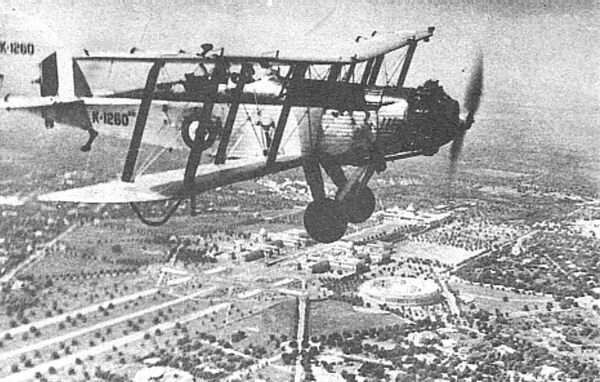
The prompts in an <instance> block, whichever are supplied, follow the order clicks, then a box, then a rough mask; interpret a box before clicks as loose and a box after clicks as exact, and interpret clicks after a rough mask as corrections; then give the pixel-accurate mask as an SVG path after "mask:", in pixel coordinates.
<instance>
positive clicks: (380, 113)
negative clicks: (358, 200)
mask: <svg viewBox="0 0 600 382" xmlns="http://www.w3.org/2000/svg"><path fill="white" fill-rule="evenodd" d="M364 99H365V106H366V109H367V110H366V111H341V112H340V111H339V110H326V112H325V113H324V114H323V117H322V123H321V125H320V126H318V127H317V131H316V132H315V133H316V134H313V135H315V136H316V137H317V140H316V145H317V150H318V152H319V155H320V156H321V157H325V158H330V159H333V160H336V161H338V162H340V161H341V162H342V163H345V164H353V165H359V164H361V163H364V161H365V160H366V159H368V158H369V157H370V155H372V153H373V152H374V151H376V150H377V151H378V152H379V153H381V154H383V155H386V156H388V155H393V154H398V153H404V152H415V151H418V152H422V153H423V154H426V155H432V154H434V153H435V152H437V150H438V149H439V147H440V146H442V145H444V144H446V143H448V142H450V140H452V138H453V137H454V136H455V135H456V132H457V131H458V129H459V128H460V127H459V124H460V121H459V106H458V102H457V101H456V100H453V99H452V98H451V97H450V96H448V95H447V94H446V93H445V92H444V90H443V89H442V87H441V86H439V85H438V83H437V81H427V82H426V83H425V84H423V85H422V86H419V87H418V88H416V89H415V88H404V89H395V88H383V89H382V88H379V89H368V90H367V91H366V93H365V95H364Z"/></svg>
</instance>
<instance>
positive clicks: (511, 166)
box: [0, 0, 600, 382]
mask: <svg viewBox="0 0 600 382" xmlns="http://www.w3.org/2000/svg"><path fill="white" fill-rule="evenodd" d="M1 3H2V4H3V5H6V6H7V7H8V8H11V7H12V8H13V9H17V10H18V11H23V12H36V13H39V14H43V12H46V11H48V10H49V9H50V8H52V7H53V6H54V5H53V4H54V3H53V2H49V1H47V2H46V1H40V2H31V3H26V2H25V3H22V4H21V3H19V2H11V1H2V2H1ZM88 3H89V4H87V7H89V9H88V8H86V7H84V6H82V5H80V4H79V3H74V2H69V1H61V2H58V5H57V7H58V8H60V10H61V12H58V13H59V16H57V19H56V20H49V21H48V22H49V23H50V26H51V27H52V29H53V30H55V32H56V33H57V34H59V35H62V36H64V38H65V39H66V40H69V41H70V42H72V43H73V44H74V45H76V46H78V47H80V46H81V47H89V46H94V47H96V46H98V47H99V49H100V50H107V49H112V50H116V51H123V50H125V51H127V50H129V48H130V45H131V44H149V43H150V42H152V41H154V40H158V39H157V36H162V35H163V34H164V36H165V37H164V39H162V40H161V41H157V42H156V43H157V44H158V45H159V48H164V47H165V46H171V47H172V46H177V47H179V46H178V45H177V44H178V42H179V40H178V38H177V36H180V37H179V39H180V40H181V43H182V44H185V45H186V46H190V45H193V44H194V42H195V41H194V39H191V38H190V37H189V33H191V31H193V30H194V28H195V25H196V24H195V23H194V21H198V20H194V17H193V16H194V15H193V14H194V12H196V13H197V14H200V13H202V14H204V15H206V16H203V17H205V18H206V19H208V20H211V21H213V24H210V26H202V27H201V28H204V29H203V31H204V32H205V33H206V34H207V35H209V36H212V38H217V39H219V38H220V39H221V40H220V41H219V42H220V43H221V44H227V43H228V44H230V45H235V44H238V45H239V44H244V43H248V44H258V43H259V42H260V41H261V40H260V39H261V38H262V39H264V40H268V38H267V37H264V36H265V35H269V36H273V37H272V39H273V41H270V42H271V43H274V44H278V43H281V41H285V39H286V38H288V39H292V38H293V37H290V36H296V35H299V34H300V35H305V34H306V33H307V32H308V31H312V32H315V30H317V29H318V30H317V31H316V32H315V33H317V32H318V33H320V34H321V35H325V36H329V35H334V34H336V33H338V34H343V33H350V32H348V31H349V30H352V27H351V26H349V25H347V24H348V23H347V22H346V21H347V19H350V20H354V22H355V26H356V25H360V28H362V29H365V30H367V29H368V28H372V27H373V26H376V28H381V29H390V30H393V29H398V28H399V27H401V28H402V29H404V26H403V25H402V23H403V18H405V19H406V24H407V28H408V29H410V28H413V27H415V26H421V27H422V26H425V27H427V26H429V25H435V26H436V28H437V29H436V35H435V36H434V37H432V39H431V41H430V42H428V43H427V44H425V45H424V46H421V47H419V49H418V50H417V53H416V55H415V60H414V62H413V64H412V67H411V69H410V73H409V76H408V79H407V83H409V85H411V86H417V85H418V84H421V83H423V82H424V81H425V80H427V79H429V78H433V79H435V80H439V81H440V83H441V84H443V85H444V89H445V90H446V91H447V92H448V94H450V95H452V96H453V97H455V98H456V99H458V100H459V102H461V103H462V102H463V99H462V97H463V93H464V89H465V83H466V82H467V78H468V71H469V67H470V65H471V64H470V62H471V61H472V58H473V56H474V52H475V51H476V46H478V47H479V48H480V49H482V50H483V57H484V62H485V85H484V91H483V96H482V100H481V110H480V111H479V113H478V114H477V116H476V118H475V123H474V125H473V128H472V129H470V130H469V132H468V134H467V135H466V137H465V142H464V148H463V150H462V151H463V152H462V154H461V156H460V159H459V160H458V161H457V163H456V166H457V168H456V170H455V171H456V173H455V174H454V175H453V176H452V177H451V176H449V166H450V162H449V157H450V156H451V153H450V149H449V148H448V147H447V146H444V147H442V148H441V149H440V151H439V153H437V154H436V155H433V156H419V157H414V158H408V159H402V160H397V161H394V162H389V163H388V164H387V169H386V170H385V171H384V172H381V173H379V174H376V175H375V176H374V177H373V178H372V179H371V181H370V183H369V186H370V187H371V189H372V190H373V193H374V194H375V196H376V200H377V204H376V207H375V211H374V213H373V214H372V216H371V217H370V218H369V219H367V220H366V221H364V222H362V223H356V224H354V223H350V224H349V225H348V229H347V231H346V232H345V234H344V236H343V237H342V238H341V239H340V240H337V241H334V242H332V243H318V242H316V241H315V240H313V239H312V238H311V237H310V235H308V234H307V232H306V231H305V226H304V225H303V214H304V209H305V208H306V206H307V204H309V202H310V201H311V200H312V199H311V192H310V191H311V190H310V187H309V185H308V184H307V181H306V180H305V177H304V174H303V172H302V169H298V168H295V169H291V170H288V171H283V172H279V173H276V174H270V175H267V176H264V177H261V178H257V179H253V180H249V181H243V182H238V183H234V184H231V185H226V186H223V187H219V188H216V189H214V190H210V191H207V192H204V193H201V194H199V195H198V196H197V197H196V199H195V213H196V214H195V216H189V215H190V213H189V211H190V208H192V207H191V206H190V203H189V202H187V201H184V202H183V203H181V205H179V206H178V207H175V210H174V211H175V212H174V214H173V217H172V218H171V219H170V221H169V222H168V223H167V224H165V225H162V226H160V227H152V226H148V225H145V224H143V223H142V222H140V221H139V220H138V219H136V218H135V215H134V214H133V213H132V212H131V210H130V209H129V206H128V205H126V204H77V203H43V202H40V201H38V200H37V197H38V196H39V195H42V194H46V193H49V192H54V191H60V190H66V189H69V188H74V187H81V186H88V185H92V184H96V183H99V182H106V181H109V180H112V179H115V178H117V177H118V176H120V172H121V170H122V167H123V161H124V159H125V154H126V153H127V150H128V146H129V141H128V140H127V139H119V138H115V137H111V136H109V135H106V134H104V135H103V134H102V131H100V135H99V137H98V139H97V140H96V142H95V143H94V146H93V149H92V150H91V151H90V152H81V151H80V150H79V147H80V146H81V144H82V142H85V139H86V133H85V132H83V131H80V130H76V129H73V128H71V127H67V126H61V125H60V124H57V126H55V127H54V128H53V129H45V128H44V121H43V120H42V119H40V118H39V117H36V116H32V115H30V114H25V113H17V112H7V111H4V110H0V216H1V218H0V285H1V291H0V381H6V382H9V381H10V382H12V381H73V382H75V381H134V382H142V381H182V382H191V381H272V382H275V381H291V380H293V381H599V380H600V377H599V375H600V345H599V343H600V189H599V187H600V128H599V125H600V123H599V122H600V102H598V101H599V99H598V97H599V96H600V92H598V89H600V87H599V83H598V80H599V77H600V76H599V74H600V73H599V72H598V68H599V67H600V65H599V64H600V54H599V51H598V49H600V48H598V47H597V46H594V43H592V42H590V41H597V37H598V27H597V21H598V18H599V17H600V15H599V13H600V9H599V7H598V4H597V3H595V2H592V1H590V2H586V1H579V2H573V3H571V4H570V5H564V4H556V3H554V2H539V4H538V3H537V2H529V1H522V2H519V1H514V2H513V1H498V2H494V1H489V2H481V4H479V3H475V2H470V1H466V0H465V1H462V0H461V1H459V0H456V1H449V2H446V3H441V2H439V3H438V2H435V1H425V2H419V3H416V2H410V1H408V2H404V3H403V4H402V5H399V4H396V2H392V1H368V0H367V1H363V2H361V5H362V7H357V6H356V5H355V4H353V3H352V2H345V1H341V0H340V1H336V2H331V4H327V5H323V3H322V2H316V1H315V2H310V1H309V2H306V3H304V2H302V3H301V2H296V3H294V2H289V4H288V2H287V1H278V0H273V1H264V2H262V1H257V2H256V4H255V3H254V2H240V3H239V4H234V2H230V1H215V2H212V3H211V4H201V5H198V4H194V5H190V7H191V8H192V11H193V12H192V11H190V10H188V11H186V10H185V7H186V3H185V2H183V1H173V2H169V3H170V6H169V7H172V10H173V12H172V13H171V12H170V11H171V9H165V8H164V7H163V6H162V5H161V4H159V3H156V2H152V1H150V2H147V3H145V2H137V1H132V2H131V4H130V5H128V4H126V3H125V2H116V3H115V4H118V5H119V6H118V7H117V8H118V10H114V9H110V10H108V9H106V10H104V8H103V5H102V4H101V3H100V2H94V1H90V2H88ZM146 8H147V9H146ZM357 8H361V9H357ZM90 10H91V11H90ZM93 11H96V12H98V13H97V14H95V15H94V16H90V14H91V13H93ZM269 12H270V13H269ZM185 13H190V14H189V15H186V14H185ZM73 15H75V16H76V17H73V20H72V24H68V23H66V22H65V21H66V20H68V19H69V18H70V16H73ZM132 15H141V16H140V20H137V19H136V20H134V21H132V30H131V31H130V32H128V33H129V34H128V35H126V36H125V37H128V38H129V39H130V42H123V41H121V40H122V39H119V37H120V36H119V35H118V33H117V32H116V31H111V30H110V29H111V28H113V27H115V28H120V27H122V26H123V25H125V24H127V21H126V20H129V18H130V17H132ZM95 18H97V19H95ZM91 20H95V21H97V22H90V21H91ZM181 20H185V22H184V21H181ZM261 20H262V21H261ZM319 20H320V21H319ZM257 21H261V23H257ZM286 23H289V25H292V27H290V29H293V31H290V30H288V31H284V29H285V28H286ZM315 23H316V24H315ZM165 24H169V25H172V30H171V29H170V27H166V26H165ZM148 25H151V26H150V27H148ZM156 25H158V26H156ZM227 25H232V26H231V27H230V33H229V34H225V33H223V34H222V35H221V34H220V33H221V32H218V30H219V28H220V29H227V28H228V27H227ZM315 25H317V26H315ZM152 26H156V28H155V29H153V27H152ZM86 28H89V30H87V31H86V32H85V34H84V35H85V36H84V37H82V33H81V31H84V30H86ZM245 28H248V29H251V30H252V31H251V32H248V35H244V36H245V38H246V40H244V39H241V38H240V34H243V33H244V32H243V31H244V30H246V29H245ZM373 28H374V27H373ZM182 31H185V32H186V33H187V34H185V33H184V32H182ZM312 32H311V33H312ZM286 33H287V34H286ZM140 36H142V37H140ZM182 36H185V37H182ZM236 38H237V39H236ZM321 38H323V37H321ZM332 38H333V37H332ZM111 41H112V42H111ZM128 44H130V45H128ZM4 69H5V68H0V72H1V71H3V70H4ZM117 69H118V67H117V68H115V69H114V70H115V72H117V71H118V70H117ZM83 70H84V72H85V71H86V70H88V71H91V72H93V73H92V74H90V75H89V76H88V79H89V81H90V85H91V87H92V88H117V87H119V86H120V87H123V88H124V89H126V88H127V87H141V86H143V81H144V75H145V74H143V75H137V74H131V75H129V77H127V80H125V81H123V80H121V79H119V78H118V76H119V74H118V73H112V70H113V69H112V68H111V69H108V70H106V69H105V68H104V69H102V68H100V69H99V68H97V67H93V66H84V67H83ZM144 73H147V69H145V72H144ZM138 77H139V78H138ZM159 80H160V78H159ZM111 81H112V82H111ZM109 82H110V83H109ZM31 89H34V90H35V91H37V89H36V88H35V87H32V88H31ZM124 89H119V90H124ZM0 90H1V88H0ZM3 95H4V94H3ZM252 107H254V106H252ZM257 108H258V107H257ZM246 113H247V114H248V112H246ZM250 114H251V113H250ZM253 116H254V117H256V112H255V111H254V114H253ZM152 118H157V119H160V118H161V116H156V115H152V114H151V115H150V119H149V121H150V122H149V123H152ZM248 118H250V117H248ZM158 123H163V121H162V120H160V121H158ZM156 153H157V148H156V146H154V145H152V144H149V143H145V144H144V145H143V146H142V150H141V155H146V156H147V157H151V156H154V155H155V154H156ZM161 154H162V155H161V157H160V159H158V160H157V161H156V163H154V164H153V166H152V171H161V170H170V169H175V168H180V167H181V166H182V163H185V160H186V158H187V152H186V151H185V150H168V151H165V152H161ZM261 155H262V154H261ZM202 160H203V161H205V162H207V161H210V158H209V156H208V155H205V156H204V157H203V159H202ZM325 192H326V193H327V194H328V195H334V194H335V192H336V187H335V185H334V184H333V183H332V182H330V181H329V180H326V181H325ZM169 203H170V202H160V203H158V205H156V204H153V205H150V206H147V207H145V208H146V211H145V212H147V213H149V214H153V213H156V209H158V208H159V207H160V208H163V207H165V206H167V205H168V204H169Z"/></svg>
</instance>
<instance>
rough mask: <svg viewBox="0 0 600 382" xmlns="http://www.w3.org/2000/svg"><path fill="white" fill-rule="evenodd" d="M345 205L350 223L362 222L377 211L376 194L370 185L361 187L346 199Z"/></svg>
mask: <svg viewBox="0 0 600 382" xmlns="http://www.w3.org/2000/svg"><path fill="white" fill-rule="evenodd" d="M343 205H344V211H345V213H346V217H347V219H348V221H349V222H350V223H362V222H364V221H366V220H367V219H368V218H370V217H371V215H372V214H373V211H375V195H373V191H371V189H370V188H369V187H360V188H359V189H358V190H356V192H354V193H353V194H351V195H350V196H349V197H348V198H347V200H346V201H344V203H343Z"/></svg>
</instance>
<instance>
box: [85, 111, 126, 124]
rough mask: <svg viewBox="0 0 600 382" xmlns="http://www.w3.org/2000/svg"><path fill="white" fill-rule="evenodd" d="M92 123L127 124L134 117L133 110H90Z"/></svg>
mask: <svg viewBox="0 0 600 382" xmlns="http://www.w3.org/2000/svg"><path fill="white" fill-rule="evenodd" d="M90 114H91V119H92V123H96V124H104V125H111V126H129V122H130V119H131V118H133V117H135V111H133V110H129V111H125V112H121V111H100V110H92V111H91V113H90Z"/></svg>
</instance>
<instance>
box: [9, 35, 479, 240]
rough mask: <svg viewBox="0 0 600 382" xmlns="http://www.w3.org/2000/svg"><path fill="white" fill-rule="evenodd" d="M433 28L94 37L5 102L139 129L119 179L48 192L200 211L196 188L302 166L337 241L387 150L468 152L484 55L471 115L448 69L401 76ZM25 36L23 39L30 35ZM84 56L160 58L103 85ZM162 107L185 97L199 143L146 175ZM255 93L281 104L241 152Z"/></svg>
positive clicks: (259, 102) (322, 228)
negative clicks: (141, 167) (117, 84)
mask: <svg viewBox="0 0 600 382" xmlns="http://www.w3.org/2000/svg"><path fill="white" fill-rule="evenodd" d="M433 32H434V28H428V29H427V30H424V31H416V32H393V33H373V34H372V35H369V36H366V37H364V36H359V37H356V38H355V39H352V40H351V41H349V42H348V43H347V44H345V45H340V46H334V47H327V49H318V48H317V47H311V46H306V47H305V48H303V49H302V50H291V49H290V50H286V49H281V50H276V51H272V52H269V53H265V54H260V55H246V54H240V53H236V52H228V51H227V50H225V49H215V48H214V47H213V45H211V44H203V45H202V46H201V49H200V50H199V51H198V52H194V53H190V52H184V51H180V52H177V53H173V54H169V53H144V52H139V51H135V50H132V51H131V52H129V53H127V54H93V53H90V52H88V51H85V54H84V55H82V56H79V57H72V56H68V55H65V54H62V53H61V52H55V53H52V54H50V55H49V56H48V57H46V58H45V59H44V60H43V61H42V64H41V78H40V87H41V97H34V98H16V97H8V98H7V99H5V102H4V103H3V104H2V107H3V108H6V109H16V110H25V111H30V112H35V113H38V114H40V115H41V116H42V117H43V118H44V120H45V124H46V126H47V127H50V126H52V125H53V124H54V123H55V122H57V123H64V124H69V125H73V126H77V127H79V128H82V129H84V130H86V131H87V132H88V133H89V140H88V142H87V143H86V144H85V145H84V146H83V147H82V150H84V151H87V150H90V149H91V148H92V142H93V140H94V138H95V137H96V135H97V134H98V132H97V131H96V129H98V130H100V132H103V130H107V131H108V133H109V134H110V133H111V130H110V128H109V127H113V128H114V127H115V126H117V127H119V128H118V129H117V130H119V131H120V132H121V133H122V132H123V131H126V132H127V133H128V134H130V135H129V137H130V146H129V150H128V152H127V154H126V158H125V163H124V167H123V172H122V175H121V179H120V180H116V181H111V182H107V183H102V184H97V185H94V186H88V187H83V188H76V189H71V190H66V191H61V192H55V193H51V194H46V195H42V196H40V197H39V199H40V200H42V201H48V202H74V203H129V204H130V205H131V206H132V208H133V210H134V212H135V213H136V214H137V216H138V217H139V218H140V219H141V220H142V221H144V222H145V223H147V224H152V225H159V224H164V223H165V222H167V221H168V219H169V218H170V216H171V215H172V214H173V213H174V212H175V211H176V209H177V208H178V206H179V205H180V203H181V202H182V201H184V200H186V199H190V205H191V211H192V214H193V213H194V211H195V210H196V205H195V196H196V195H197V194H198V193H201V192H204V191H207V190H210V189H214V188H217V187H220V186H224V185H228V184H231V183H235V182H239V181H244V180H248V179H252V178H256V177H260V176H264V175H267V174H272V173H276V172H280V171H284V170H287V169H290V168H293V167H298V166H301V167H302V168H303V170H304V174H305V177H306V180H307V183H308V185H309V187H310V191H311V194H312V198H313V201H312V202H311V203H310V204H309V205H308V206H307V208H306V211H305V213H304V226H305V227H306V231H307V232H308V234H309V235H310V236H311V237H312V238H314V239H315V240H317V241H319V242H333V241H335V240H338V239H340V238H341V237H342V236H343V235H344V233H345V231H346V228H347V225H348V223H349V222H351V223H359V222H363V221H365V220H366V219H368V218H369V216H370V215H371V214H372V212H373V210H374V208H375V197H374V195H373V192H372V191H371V190H370V188H369V187H368V186H367V183H368V181H369V180H370V178H371V177H372V176H373V174H374V173H375V172H381V171H383V170H385V168H386V162H388V161H394V160H398V159H403V158H409V157H414V156H418V155H428V156H430V155H433V154H435V153H436V152H438V150H439V148H440V147H441V146H443V145H445V144H447V143H450V142H452V146H451V150H450V156H451V158H450V159H451V168H453V164H454V162H455V161H456V160H457V156H458V154H459V152H460V148H461V146H462V143H463V139H464V136H465V132H466V130H468V129H469V128H470V127H471V125H472V124H473V122H474V115H475V112H476V110H477V108H478V106H479V100H480V97H481V92H482V82H483V79H482V75H483V65H482V59H481V57H479V58H478V60H477V63H476V65H475V66H474V68H473V71H472V73H471V79H470V82H469V84H468V87H467V91H466V96H465V101H464V105H463V107H464V109H465V110H464V115H466V117H465V118H464V119H461V118H460V116H459V114H460V110H459V104H458V102H457V101H456V100H454V99H452V98H451V97H450V96H449V95H448V94H446V93H445V92H444V90H443V89H442V87H441V86H439V85H438V83H437V81H427V82H425V83H424V84H423V85H422V86H419V87H417V88H407V87H404V82H405V79H406V76H407V73H408V70H409V66H410V64H411V61H412V58H413V55H414V53H415V49H416V47H417V44H418V43H419V42H421V41H428V40H429V38H430V37H431V36H432V35H433ZM11 49H12V48H11ZM15 49H17V50H19V52H20V50H21V49H22V47H21V46H18V47H16V48H15ZM27 49H29V47H28V46H25V47H24V51H25V53H24V54H27V53H28V52H27ZM32 49H33V48H32ZM399 49H403V50H404V55H403V56H402V58H401V59H398V60H396V62H394V63H393V64H394V65H393V66H394V67H395V70H394V69H390V70H388V68H389V65H388V64H389V63H387V62H385V60H384V59H385V56H386V55H387V54H388V53H390V52H394V51H396V50H399ZM19 54H20V53H19ZM16 55H18V54H16ZM84 61H94V62H110V63H114V62H130V63H136V65H141V63H146V64H147V65H149V66H150V70H149V72H148V74H147V79H146V85H145V87H144V88H140V89H134V90H130V91H127V92H119V93H112V94H109V95H103V96H94V95H93V93H92V91H91V89H90V87H89V85H88V83H87V81H86V79H85V77H84V74H83V72H82V70H81V69H80V66H79V63H80V62H84ZM167 64H170V65H181V64H194V65H197V70H195V72H194V73H188V74H186V75H185V79H183V80H180V81H174V82H163V83H159V81H158V78H159V72H160V71H161V68H163V67H164V66H165V65H167ZM382 69H383V70H382ZM260 72H262V76H261V75H257V74H259V73H260ZM382 83H383V84H382ZM132 107H135V109H132ZM157 107H159V108H160V109H161V110H162V112H163V113H164V115H165V121H166V120H168V119H170V114H169V113H170V112H172V111H173V110H177V111H178V114H177V115H178V116H177V118H176V119H177V122H176V123H173V124H171V127H170V130H171V131H172V132H174V133H176V135H177V136H181V138H180V141H183V143H184V145H182V146H183V147H184V148H185V149H187V150H189V156H188V159H187V163H186V164H185V168H184V169H182V170H172V171H166V172H160V173H153V174H145V175H139V176H135V173H136V163H137V161H138V153H139V150H140V145H141V143H142V139H143V138H144V136H145V134H146V133H150V134H149V135H150V138H152V135H156V134H158V133H157V132H156V131H153V130H152V131H151V130H150V129H146V124H147V120H148V114H149V112H150V110H151V109H152V108H157ZM247 107H249V108H255V107H256V108H257V110H271V111H270V112H269V113H270V115H273V110H275V111H276V115H275V118H273V119H272V120H271V121H269V120H267V121H266V122H261V121H262V120H264V119H265V118H263V117H264V115H263V116H260V115H259V116H257V117H258V119H259V122H258V124H259V125H261V128H259V129H258V133H257V137H258V134H259V135H260V137H259V138H260V140H261V141H262V142H263V147H262V150H261V149H260V148H257V150H255V151H257V152H256V153H255V154H256V155H254V156H250V157H243V158H240V157H239V156H236V155H234V154H233V151H234V150H235V148H236V146H237V145H238V144H239V140H236V139H235V137H238V136H240V132H239V131H238V130H241V129H243V128H244V126H242V125H243V123H242V122H240V118H239V117H238V114H242V121H243V120H245V117H244V116H243V115H244V113H242V110H244V109H245V110H246V114H247V113H248V112H247ZM256 114H260V111H259V112H258V113H255V116H256ZM275 120H276V121H275ZM127 126H133V130H131V129H127V128H126V127H127ZM124 127H125V128H124ZM105 128H108V129H105ZM145 130H148V131H145ZM113 131H114V129H113ZM254 132H255V133H256V130H254ZM294 132H297V134H296V135H294ZM155 138H156V136H155ZM294 139H295V140H296V141H297V142H298V146H299V150H295V151H294V150H293V149H286V144H287V143H286V142H288V141H290V140H292V141H293V140H294ZM165 141H167V140H165V139H162V138H161V137H160V136H159V137H158V139H154V140H152V139H150V143H154V144H159V145H161V144H162V145H166V143H162V142H165ZM144 142H147V141H146V140H144ZM203 154H205V156H206V155H208V154H210V155H212V157H211V158H212V159H211V160H212V163H211V164H202V165H201V164H200V161H201V157H202V155H203ZM348 165H350V166H355V167H356V168H357V169H356V170H355V171H354V173H353V174H351V176H346V174H345V173H344V171H343V169H342V166H348ZM322 170H324V171H325V173H326V174H327V175H328V176H329V177H330V178H331V180H332V181H333V183H334V184H335V185H336V187H337V190H338V191H337V193H336V196H335V198H328V197H327V196H326V193H325V191H324V184H323V176H322ZM166 200H174V201H175V203H173V205H172V206H171V207H170V209H168V210H167V211H165V213H164V216H162V217H161V218H160V219H154V220H153V219H149V218H148V217H146V216H144V214H143V213H142V209H141V208H140V206H141V204H143V203H149V202H161V201H166Z"/></svg>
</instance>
